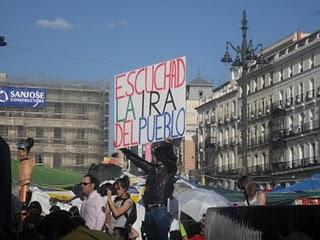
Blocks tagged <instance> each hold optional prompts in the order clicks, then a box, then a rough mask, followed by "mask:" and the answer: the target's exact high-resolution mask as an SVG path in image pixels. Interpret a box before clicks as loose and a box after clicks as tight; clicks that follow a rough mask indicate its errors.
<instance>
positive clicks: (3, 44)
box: [0, 35, 7, 47]
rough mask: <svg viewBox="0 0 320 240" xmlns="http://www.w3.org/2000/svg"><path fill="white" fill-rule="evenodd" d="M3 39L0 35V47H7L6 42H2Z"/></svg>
mask: <svg viewBox="0 0 320 240" xmlns="http://www.w3.org/2000/svg"><path fill="white" fill-rule="evenodd" d="M4 39H5V38H4V37H3V36H1V35H0V47H4V46H6V45H7V43H6V41H5V40H4Z"/></svg>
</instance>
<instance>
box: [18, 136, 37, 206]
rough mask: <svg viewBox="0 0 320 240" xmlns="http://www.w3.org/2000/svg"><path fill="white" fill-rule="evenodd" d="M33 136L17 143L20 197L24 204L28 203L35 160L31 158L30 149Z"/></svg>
mask: <svg viewBox="0 0 320 240" xmlns="http://www.w3.org/2000/svg"><path fill="white" fill-rule="evenodd" d="M33 144H34V140H33V138H27V139H26V140H25V141H24V140H23V141H20V142H19V143H18V144H17V149H18V159H19V160H20V164H19V185H20V190H19V199H20V202H21V203H22V204H27V193H28V191H29V185H30V183H31V178H32V172H33V168H34V165H35V161H34V160H32V159H29V153H30V149H31V148H32V147H33Z"/></svg>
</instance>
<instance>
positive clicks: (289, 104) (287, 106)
mask: <svg viewBox="0 0 320 240" xmlns="http://www.w3.org/2000/svg"><path fill="white" fill-rule="evenodd" d="M293 102H294V100H293V98H287V99H286V108H287V109H288V108H291V107H292V106H293Z"/></svg>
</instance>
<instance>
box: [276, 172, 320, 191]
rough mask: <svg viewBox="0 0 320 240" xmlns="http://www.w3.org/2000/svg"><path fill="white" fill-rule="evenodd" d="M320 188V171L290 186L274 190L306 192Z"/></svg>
mask: <svg viewBox="0 0 320 240" xmlns="http://www.w3.org/2000/svg"><path fill="white" fill-rule="evenodd" d="M318 190H320V173H316V174H314V175H312V176H311V177H310V178H307V179H305V180H303V181H302V182H298V183H296V184H293V185H291V186H290V187H287V188H283V189H279V190H274V191H273V192H305V191H318Z"/></svg>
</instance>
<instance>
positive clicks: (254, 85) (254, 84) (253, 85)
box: [252, 80, 257, 92]
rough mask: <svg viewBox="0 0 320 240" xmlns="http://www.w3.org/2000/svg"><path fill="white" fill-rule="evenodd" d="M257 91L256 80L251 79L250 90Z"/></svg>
mask: <svg viewBox="0 0 320 240" xmlns="http://www.w3.org/2000/svg"><path fill="white" fill-rule="evenodd" d="M256 91H257V80H253V81H252V92H256Z"/></svg>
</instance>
